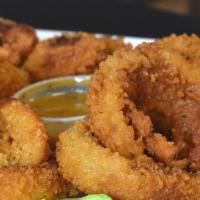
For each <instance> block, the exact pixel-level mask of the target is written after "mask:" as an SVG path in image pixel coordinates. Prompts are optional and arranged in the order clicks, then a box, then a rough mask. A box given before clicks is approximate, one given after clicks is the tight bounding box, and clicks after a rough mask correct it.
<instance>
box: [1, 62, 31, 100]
mask: <svg viewBox="0 0 200 200" xmlns="http://www.w3.org/2000/svg"><path fill="white" fill-rule="evenodd" d="M28 83H29V76H28V74H27V72H25V71H23V70H22V69H19V68H17V67H15V66H14V65H12V64H10V63H5V62H3V63H0V98H2V97H10V96H12V95H13V94H14V93H15V92H17V91H18V90H19V89H21V88H23V87H25V86H26V85H28Z"/></svg>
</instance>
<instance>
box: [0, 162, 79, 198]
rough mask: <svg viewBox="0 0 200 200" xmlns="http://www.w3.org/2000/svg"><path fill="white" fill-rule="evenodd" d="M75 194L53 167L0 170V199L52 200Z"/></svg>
mask: <svg viewBox="0 0 200 200" xmlns="http://www.w3.org/2000/svg"><path fill="white" fill-rule="evenodd" d="M77 194H78V190H76V189H75V188H74V187H73V186H72V185H71V184H70V183H67V182H66V181H65V180H64V179H63V178H62V176H61V175H59V174H58V172H57V169H56V167H54V166H51V165H47V164H45V165H41V166H35V167H30V166H29V167H28V166H18V167H16V166H9V167H2V168H0V199H3V200H11V199H15V200H41V199H46V200H54V199H57V198H62V197H69V196H74V195H77Z"/></svg>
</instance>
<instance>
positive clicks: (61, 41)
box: [24, 33, 125, 81]
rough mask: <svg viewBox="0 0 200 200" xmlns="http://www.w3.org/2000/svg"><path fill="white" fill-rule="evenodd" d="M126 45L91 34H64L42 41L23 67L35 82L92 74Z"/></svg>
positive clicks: (120, 40)
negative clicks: (58, 77)
mask: <svg viewBox="0 0 200 200" xmlns="http://www.w3.org/2000/svg"><path fill="white" fill-rule="evenodd" d="M123 46H125V45H124V43H123V40H122V39H121V38H118V39H111V38H110V37H107V36H104V37H101V38H97V37H96V36H94V35H92V34H88V33H78V34H75V35H70V34H64V35H62V36H57V37H54V38H51V39H48V40H46V41H42V42H39V43H38V44H37V45H36V47H35V49H34V51H33V52H32V54H31V55H30V56H29V58H28V60H27V61H26V62H25V65H24V66H25V69H26V70H27V71H28V72H29V73H30V75H31V77H32V79H33V80H34V81H38V80H43V79H48V78H52V77H57V76H65V75H74V74H89V73H92V72H94V70H95V69H96V68H97V67H98V64H99V63H100V62H101V61H102V60H104V59H105V58H106V57H107V56H108V55H110V54H112V53H113V52H114V51H115V50H116V49H119V48H120V47H123Z"/></svg>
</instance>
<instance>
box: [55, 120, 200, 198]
mask: <svg viewBox="0 0 200 200" xmlns="http://www.w3.org/2000/svg"><path fill="white" fill-rule="evenodd" d="M96 141H97V140H96V139H95V138H93V136H92V135H91V133H90V131H89V130H88V129H87V128H86V127H85V125H84V124H83V123H82V122H78V123H76V124H75V125H74V126H73V127H72V128H70V129H68V130H67V131H66V132H64V133H62V134H61V135H60V137H59V142H58V149H57V159H58V163H59V171H60V173H62V175H63V177H64V178H65V179H66V180H68V181H70V182H72V183H73V184H74V185H75V186H77V187H78V188H79V189H81V190H83V191H85V192H86V193H89V194H90V193H91V194H93V193H106V194H108V195H110V196H112V197H113V198H114V199H121V200H135V199H137V200H147V199H152V200H154V199H155V200H158V199H159V200H160V199H165V200H172V199H173V200H176V199H177V200H180V199H181V200H189V199H190V200H197V199H199V198H200V192H199V191H200V190H199V187H200V186H199V183H200V178H199V177H200V175H199V174H196V175H190V174H188V173H186V172H184V171H181V170H172V171H170V170H167V168H166V169H165V168H161V167H159V166H158V165H156V163H155V165H154V166H151V167H144V166H140V165H141V163H140V164H139V165H138V166H137V167H133V165H132V161H131V160H128V159H126V158H124V157H122V156H120V155H119V154H118V153H112V152H111V151H110V149H108V148H104V147H102V146H101V145H100V144H98V143H97V142H96Z"/></svg>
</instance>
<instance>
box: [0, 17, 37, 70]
mask: <svg viewBox="0 0 200 200" xmlns="http://www.w3.org/2000/svg"><path fill="white" fill-rule="evenodd" d="M36 42H37V36H36V33H35V30H34V29H33V28H32V27H30V26H28V25H25V24H18V23H16V22H14V21H11V20H6V19H3V18H0V62H1V61H7V62H10V63H11V64H13V65H15V66H20V65H21V64H22V63H23V62H24V60H25V59H26V58H27V56H28V55H29V53H30V52H31V51H32V49H33V47H34V46H35V44H36Z"/></svg>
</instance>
